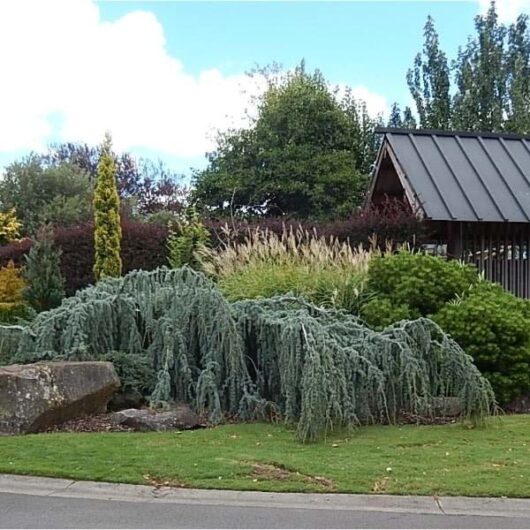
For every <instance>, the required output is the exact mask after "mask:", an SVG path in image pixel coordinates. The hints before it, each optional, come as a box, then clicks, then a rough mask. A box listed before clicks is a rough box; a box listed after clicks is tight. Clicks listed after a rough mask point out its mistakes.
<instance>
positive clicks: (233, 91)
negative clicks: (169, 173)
mask: <svg viewBox="0 0 530 530" xmlns="http://www.w3.org/2000/svg"><path fill="white" fill-rule="evenodd" d="M0 50H1V51H0V71H1V72H2V77H3V79H2V92H1V98H0V151H1V152H10V151H15V150H21V149H28V150H29V149H42V148H44V147H45V146H46V144H47V143H49V142H50V141H51V140H54V141H56V140H68V141H86V142H88V143H98V142H100V141H101V139H102V138H103V134H104V131H105V130H110V131H111V132H112V134H113V138H114V143H115V146H116V148H117V149H119V150H124V149H131V150H134V149H135V148H137V149H148V150H151V151H154V152H159V153H160V154H167V155H171V156H173V157H183V158H184V157H188V158H189V157H197V156H201V155H203V154H204V153H205V152H206V151H208V150H210V149H211V148H212V147H213V135H212V134H211V133H212V130H215V129H224V128H226V127H228V126H244V124H245V123H246V121H245V113H244V110H245V108H247V107H248V106H249V102H250V96H251V95H253V94H254V95H255V94H258V93H260V91H262V90H263V87H264V81H263V79H261V80H260V79H259V78H258V79H257V80H256V79H250V78H249V77H247V76H246V75H244V74H240V75H230V76H226V75H223V74H222V73H221V72H220V71H219V70H217V69H210V70H204V71H202V72H200V73H199V74H198V75H192V74H190V73H189V72H187V71H186V69H185V67H184V65H183V64H182V63H181V62H180V61H179V60H178V58H176V57H174V56H172V55H170V53H169V52H168V50H167V49H166V45H165V35H164V29H163V27H162V25H161V24H160V22H159V21H158V20H157V18H156V16H155V15H154V14H153V13H150V12H148V11H142V10H134V11H131V12H129V13H128V14H127V15H125V16H123V17H122V18H120V19H118V20H116V21H115V22H107V21H104V20H102V19H101V16H100V12H99V8H98V7H97V5H96V4H95V3H94V2H93V1H92V0H46V1H45V2H44V1H42V0H33V1H32V0H16V1H15V0H12V1H9V2H7V1H3V2H0ZM271 59H274V58H271ZM354 95H356V96H357V97H361V98H363V99H365V100H366V101H367V104H368V108H369V110H370V112H373V113H374V114H376V113H378V112H380V111H382V110H384V109H385V108H386V102H385V100H384V98H383V97H382V96H379V95H376V94H372V93H371V92H370V91H368V90H367V89H366V88H364V87H357V88H356V89H354Z"/></svg>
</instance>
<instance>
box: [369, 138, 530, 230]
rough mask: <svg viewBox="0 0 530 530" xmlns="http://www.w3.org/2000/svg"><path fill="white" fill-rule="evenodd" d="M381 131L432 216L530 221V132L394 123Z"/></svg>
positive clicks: (419, 199)
mask: <svg viewBox="0 0 530 530" xmlns="http://www.w3.org/2000/svg"><path fill="white" fill-rule="evenodd" d="M377 132H380V133H383V134H384V135H385V140H386V142H388V145H389V146H390V148H391V150H392V151H393V154H394V155H395V158H396V159H397V162H398V163H399V165H400V168H401V171H402V172H403V173H404V175H405V178H406V179H407V181H408V185H409V186H410V188H412V191H413V192H414V194H415V195H416V198H417V199H418V201H419V202H420V204H421V206H422V208H423V210H424V213H425V216H426V217H427V218H430V219H433V220H443V221H490V222H504V221H509V222H524V223H528V222H530V137H525V136H517V135H513V134H494V133H472V132H448V131H433V130H416V129H411V130H409V129H393V128H380V129H377ZM386 142H383V146H382V149H384V148H385V147H384V146H385V143H386ZM376 178H377V175H376Z"/></svg>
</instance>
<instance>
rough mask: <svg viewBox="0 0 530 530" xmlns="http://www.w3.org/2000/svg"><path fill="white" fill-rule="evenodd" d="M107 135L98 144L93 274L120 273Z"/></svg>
mask: <svg viewBox="0 0 530 530" xmlns="http://www.w3.org/2000/svg"><path fill="white" fill-rule="evenodd" d="M111 142H112V141H111V137H110V134H109V133H107V134H106V135H105V141H104V142H103V145H102V148H101V157H100V159H99V164H98V173H97V180H96V187H95V190H94V249H95V263H94V277H95V278H96V280H99V279H100V278H104V277H106V276H120V275H121V258H120V247H121V225H120V198H119V195H118V189H117V184H116V167H115V164H114V158H113V156H112V148H111Z"/></svg>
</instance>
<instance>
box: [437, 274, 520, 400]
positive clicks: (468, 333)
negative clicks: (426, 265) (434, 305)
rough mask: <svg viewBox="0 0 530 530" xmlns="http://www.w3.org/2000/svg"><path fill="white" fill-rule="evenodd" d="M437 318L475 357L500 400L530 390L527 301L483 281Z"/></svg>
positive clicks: (446, 308) (442, 310) (443, 310)
mask: <svg viewBox="0 0 530 530" xmlns="http://www.w3.org/2000/svg"><path fill="white" fill-rule="evenodd" d="M434 319H435V320H436V321H437V322H438V324H440V326H441V327H442V328H443V329H444V331H446V332H447V333H449V334H450V335H451V336H452V338H453V339H455V340H456V341H457V342H458V344H460V346H461V347H462V348H463V349H464V350H465V351H466V353H468V354H469V355H471V356H472V357H473V359H474V361H475V364H476V365H477V367H478V368H479V370H481V372H482V373H483V374H484V375H485V376H486V377H487V378H488V379H489V380H490V382H491V384H492V386H493V389H494V390H495V393H496V395H497V399H498V400H499V402H500V403H506V402H507V401H509V400H510V399H511V398H513V397H516V396H518V395H521V394H523V393H525V392H528V390H530V311H529V306H528V304H527V303H526V302H525V301H523V300H520V299H519V298H516V297H515V296H514V295H512V294H511V293H509V292H507V291H505V290H503V289H502V287H501V286H499V285H496V284H491V283H489V282H486V281H482V282H480V283H479V284H477V285H475V286H474V287H473V288H471V289H470V290H469V292H468V293H467V294H466V295H465V296H464V297H463V298H462V299H459V300H457V301H455V302H454V303H449V304H447V305H445V306H444V307H443V308H442V309H441V310H440V312H439V313H438V314H437V315H435V317H434Z"/></svg>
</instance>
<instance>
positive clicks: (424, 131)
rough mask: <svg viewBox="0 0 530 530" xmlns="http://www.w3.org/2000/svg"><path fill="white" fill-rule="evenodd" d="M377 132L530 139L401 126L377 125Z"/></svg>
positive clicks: (528, 138)
mask: <svg viewBox="0 0 530 530" xmlns="http://www.w3.org/2000/svg"><path fill="white" fill-rule="evenodd" d="M375 132H376V133H377V134H407V135H408V134H412V135H415V136H451V137H462V138H465V137H470V138H507V139H513V140H530V135H527V134H514V133H494V132H480V131H448V130H441V129H402V128H399V127H376V129H375Z"/></svg>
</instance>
